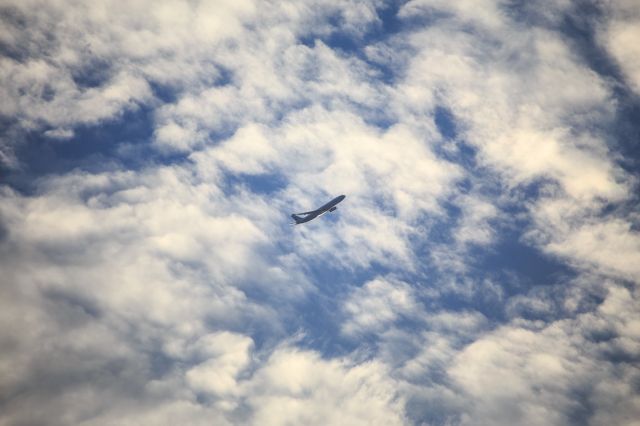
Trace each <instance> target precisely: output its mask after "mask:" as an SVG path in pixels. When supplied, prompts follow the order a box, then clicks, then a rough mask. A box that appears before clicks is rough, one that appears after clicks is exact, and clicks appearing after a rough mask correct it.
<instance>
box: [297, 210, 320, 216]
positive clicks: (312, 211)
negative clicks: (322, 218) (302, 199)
mask: <svg viewBox="0 0 640 426" xmlns="http://www.w3.org/2000/svg"><path fill="white" fill-rule="evenodd" d="M315 212H316V211H315V210H311V211H310V212H303V213H294V214H297V215H301V214H311V213H315Z"/></svg>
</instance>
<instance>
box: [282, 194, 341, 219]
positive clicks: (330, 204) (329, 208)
mask: <svg viewBox="0 0 640 426" xmlns="http://www.w3.org/2000/svg"><path fill="white" fill-rule="evenodd" d="M345 197H346V196H345V195H339V196H337V197H336V198H334V199H333V200H331V201H329V202H328V203H327V204H325V205H324V206H322V207H320V208H318V209H316V210H312V211H310V212H303V213H294V214H292V215H291V217H292V218H293V220H295V223H292V225H300V224H301V223H305V222H309V221H311V220H313V219H315V218H316V217H318V216H322V215H323V214H325V213H327V212H332V211H334V210H335V209H337V208H338V207H336V204H338V203H339V202H340V201H342V200H344V199H345ZM299 215H303V216H304V217H300V216H299Z"/></svg>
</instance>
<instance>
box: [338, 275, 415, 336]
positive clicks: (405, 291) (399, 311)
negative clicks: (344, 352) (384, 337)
mask: <svg viewBox="0 0 640 426" xmlns="http://www.w3.org/2000/svg"><path fill="white" fill-rule="evenodd" d="M419 309H420V308H419V305H418V304H417V303H416V301H415V299H414V295H413V290H412V289H411V287H410V286H409V285H408V284H406V283H403V282H400V281H395V280H388V279H383V278H377V279H375V280H373V281H369V282H367V283H366V284H365V285H364V286H362V287H360V288H357V289H355V290H354V291H353V292H352V293H351V294H350V295H349V296H348V298H347V300H346V301H345V302H344V304H343V311H344V313H345V314H346V315H347V320H346V322H344V323H343V324H342V332H343V333H345V334H347V335H357V334H360V333H380V332H384V331H385V329H386V328H387V327H389V326H391V325H392V324H393V322H394V321H396V320H397V319H399V318H400V317H402V316H414V315H416V314H418V313H419Z"/></svg>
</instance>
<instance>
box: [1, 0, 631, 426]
mask: <svg viewBox="0 0 640 426" xmlns="http://www.w3.org/2000/svg"><path fill="white" fill-rule="evenodd" d="M14 3H15V4H12V5H10V6H7V8H5V9H4V10H5V11H6V12H5V13H4V15H3V16H4V18H3V24H5V23H7V24H8V25H7V26H5V25H1V26H0V28H1V29H0V40H1V43H2V44H3V46H6V49H7V52H8V53H9V54H8V55H6V56H5V57H4V58H2V59H0V77H1V80H2V85H1V87H0V97H2V99H3V102H2V103H1V105H0V114H2V115H3V117H8V118H10V119H11V128H10V129H9V130H8V131H7V132H6V133H3V135H2V136H1V137H2V142H1V143H2V147H0V150H1V152H0V158H2V161H3V163H5V164H11V165H13V166H15V167H17V168H19V166H20V165H19V164H18V163H16V162H15V158H12V155H13V153H14V152H15V151H16V150H15V149H14V148H16V147H17V146H18V145H19V144H20V143H22V139H21V138H22V136H24V133H21V132H32V134H36V133H38V132H44V133H43V134H44V136H46V137H47V138H50V139H68V138H73V137H74V128H75V127H76V126H79V125H97V124H99V123H100V122H102V121H104V120H109V119H114V118H118V117H121V116H122V114H123V113H125V112H126V111H131V110H135V109H136V108H139V107H141V106H144V108H146V109H149V110H150V111H151V116H152V117H153V122H152V124H151V125H152V126H153V128H152V129H150V130H152V131H153V138H152V140H151V141H148V142H150V144H149V145H148V146H146V145H145V147H146V148H149V149H151V150H153V149H157V150H158V151H159V152H160V153H161V154H166V153H171V154H180V155H183V156H184V158H185V160H184V161H183V162H178V163H177V164H175V165H173V166H168V165H159V164H155V163H154V159H153V158H152V159H149V161H148V162H146V163H145V164H146V166H145V168H143V169H141V170H136V171H133V170H129V171H124V170H121V169H118V167H124V166H118V165H115V166H113V168H111V169H110V170H111V171H108V172H83V171H81V170H79V169H76V170H73V171H70V172H61V174H60V175H49V176H43V177H41V178H40V179H39V180H38V181H37V182H33V185H34V192H33V194H31V195H22V194H19V193H16V192H14V191H12V190H10V189H9V188H8V187H7V186H3V187H2V188H1V189H0V191H1V192H0V198H1V201H2V202H1V203H0V225H1V227H0V254H1V256H0V269H2V271H3V275H2V278H0V296H1V297H0V305H2V306H1V307H2V309H0V317H1V319H2V321H0V323H2V324H4V326H3V327H2V329H1V330H0V343H1V345H0V346H2V347H3V348H5V349H4V350H3V352H2V354H1V355H0V378H1V379H0V381H1V383H0V386H1V387H2V388H3V389H7V394H8V395H9V397H8V399H7V401H6V402H5V403H4V405H3V413H5V416H6V418H7V419H8V420H7V421H8V422H10V423H31V424H37V423H48V424H75V423H82V422H85V423H90V424H114V423H117V424H168V423H170V424H175V423H184V424H211V422H214V423H216V424H225V423H228V424H237V423H250V424H251V423H253V424H287V423H295V424H302V423H304V424H359V423H363V424H398V423H410V422H415V423H420V422H422V423H427V424H429V423H435V424H438V423H445V424H446V423H462V424H474V423H479V422H480V423H487V424H566V423H571V422H574V423H590V424H595V425H597V424H624V423H625V422H626V423H631V422H632V421H633V420H632V419H635V418H637V417H638V402H637V401H638V398H637V395H636V393H637V392H635V391H636V390H637V389H635V387H634V383H636V382H637V369H635V368H634V365H633V361H634V360H635V359H636V358H633V357H634V356H636V355H635V354H637V352H638V347H639V346H638V335H639V332H638V319H637V313H636V312H635V311H636V310H637V309H634V308H635V306H636V305H637V299H638V295H637V291H636V290H635V287H633V285H634V284H632V283H634V282H635V281H637V278H638V274H640V271H638V267H637V266H636V265H637V264H638V260H639V259H638V254H639V253H640V245H639V243H638V235H637V232H636V230H635V227H634V225H633V224H634V223H635V222H634V220H636V219H637V218H635V219H634V216H632V215H628V214H625V213H624V212H621V211H616V213H615V214H605V213H603V211H604V210H603V209H602V208H603V207H604V206H606V205H607V204H615V203H618V202H621V201H627V200H629V199H630V198H631V196H632V194H631V188H633V185H634V181H633V179H632V178H631V177H630V176H629V175H628V173H625V172H624V171H623V170H622V169H621V168H620V167H618V166H617V164H616V161H615V158H616V153H615V152H613V149H614V148H612V147H608V146H607V145H606V143H605V141H606V139H607V138H606V137H605V136H606V135H604V134H603V133H601V132H603V131H602V130H597V129H603V128H606V126H607V125H608V124H609V123H610V120H611V118H612V117H613V116H614V114H615V108H616V105H615V102H616V101H615V98H614V94H613V91H612V90H611V88H610V87H609V84H610V83H609V81H608V80H607V79H606V78H604V77H602V76H599V75H597V74H596V73H595V72H594V71H592V70H590V69H589V68H588V67H587V66H586V65H585V64H584V63H582V61H581V59H580V58H579V57H578V56H577V55H575V54H574V53H573V52H572V49H571V45H570V43H569V42H568V41H567V36H566V35H560V34H559V33H556V32H554V31H553V30H551V29H549V28H546V29H543V28H539V27H535V26H534V25H532V24H531V22H529V21H527V20H526V19H520V20H514V19H512V15H511V12H510V9H509V8H510V7H514V6H513V5H509V4H507V3H505V2H501V1H489V0H487V1H482V2H481V4H480V5H478V3H477V2H473V4H471V2H468V1H464V2H457V3H451V2H449V3H447V2H443V1H439V0H434V1H411V2H408V3H406V4H404V5H403V6H402V7H401V8H400V12H399V16H398V17H397V18H398V19H399V20H400V23H401V25H400V26H399V27H397V28H396V29H397V31H396V32H395V33H393V34H386V35H384V36H383V37H380V38H376V37H373V38H372V39H374V40H369V39H368V37H367V34H368V32H369V31H372V30H376V29H379V28H381V26H382V22H381V19H380V18H379V17H378V16H377V13H376V8H380V7H382V6H384V5H383V3H381V2H368V3H362V2H356V1H353V2H342V1H310V2H299V1H290V2H288V1H285V2H248V1H241V2H238V1H233V2H230V1H223V2H182V1H168V0H166V1H161V2H153V3H151V2H132V3H126V4H124V3H122V4H121V2H114V1H102V2H94V3H92V4H91V6H87V5H83V4H80V3H78V2H72V1H56V2H42V1H35V0H30V1H26V2H14ZM538 3H539V2H538ZM543 6H544V7H543ZM547 6H548V7H547ZM569 6H570V5H568V4H567V3H566V2H560V3H558V4H556V5H552V6H549V5H540V4H538V5H537V6H531V5H528V6H526V7H524V9H523V10H529V11H530V10H531V9H532V8H535V7H537V8H539V9H541V10H539V11H538V12H537V13H538V15H536V16H540V17H542V18H540V19H542V20H543V21H544V22H545V23H549V22H550V21H554V22H556V24H557V22H559V21H560V20H559V18H558V17H557V16H554V15H556V14H557V15H559V14H560V12H557V13H555V12H552V10H553V11H561V12H562V13H569V12H570V11H571V9H570V7H569ZM607 7H608V8H609V9H610V12H611V15H610V16H607V20H605V21H604V22H603V23H602V27H600V28H599V31H600V32H599V40H600V42H601V43H602V44H603V46H605V47H606V48H607V49H608V51H609V52H610V53H611V55H612V56H613V57H614V58H616V60H617V61H618V63H619V64H620V67H621V69H622V70H623V73H624V75H625V76H626V78H627V79H628V80H629V82H630V84H631V86H632V87H634V88H635V86H634V84H636V80H637V78H636V74H637V72H636V71H637V70H636V68H637V67H636V64H634V52H635V51H634V46H632V45H631V42H630V41H629V40H631V39H633V36H634V34H635V33H634V31H633V29H632V27H633V25H632V24H633V22H635V21H634V19H636V15H635V14H634V13H635V12H633V13H630V12H629V11H634V10H635V8H634V6H633V5H631V3H623V2H619V3H616V4H615V5H614V4H611V5H607ZM421 18H425V22H426V23H425V25H424V26H419V25H418V24H417V23H419V22H422V21H421ZM404 24H408V25H404ZM332 35H333V36H337V37H338V39H339V37H340V36H348V37H351V39H352V41H354V43H356V45H357V44H358V43H360V44H362V46H361V47H362V50H361V52H362V53H363V55H362V56H360V55H354V54H351V53H350V49H351V48H352V47H353V46H349V47H346V48H345V49H342V50H341V49H338V48H332V45H333V43H332V42H331V40H332V38H331V36H332ZM301 40H304V43H302V42H301ZM369 42H371V43H372V44H370V45H368V46H365V44H367V43H369ZM3 48H4V47H3ZM357 48H359V47H357ZM365 58H366V60H365ZM372 63H373V64H372ZM378 66H379V67H378ZM634 67H635V68H634ZM382 69H384V70H385V73H388V74H390V76H384V77H385V78H384V82H382V79H381V78H382V77H383V76H382V71H381V70H382ZM387 77H388V78H387ZM166 99H170V100H169V101H167V100H166ZM438 107H442V108H445V109H447V110H448V111H450V112H451V115H452V117H453V120H454V121H455V127H456V135H455V137H453V138H452V140H450V141H449V140H448V141H447V142H446V143H447V144H448V146H455V147H456V148H455V149H453V150H449V151H447V147H443V139H445V138H444V137H443V135H441V134H440V131H439V130H438V128H437V126H436V124H435V122H434V115H435V111H436V109H437V108H438ZM21 135H22V136H21ZM82 142H83V143H88V144H90V143H92V141H91V139H90V138H87V140H85V141H82ZM42 143H60V142H58V141H52V140H46V139H45V140H44V141H43V142H42ZM72 143H73V141H72ZM465 145H468V146H470V147H471V149H472V150H473V151H474V154H473V155H471V156H472V157H473V159H472V161H471V162H472V163H473V164H472V165H469V164H467V163H465V162H464V161H461V162H458V161H457V160H456V159H453V157H455V155H453V154H452V153H454V154H455V153H458V154H460V153H461V152H462V151H463V149H462V148H463V146H465ZM17 151H19V150H17ZM443 151H447V152H443ZM466 167H470V169H471V170H468V169H467V170H465V168H466ZM246 176H251V181H254V182H255V181H257V182H259V183H260V184H264V185H265V186H268V187H274V188H275V189H273V190H269V194H268V195H264V194H262V195H260V194H257V193H255V192H254V189H255V188H253V187H252V185H251V184H250V182H251V181H249V180H247V181H245V180H243V178H244V177H246ZM486 176H489V177H486ZM485 177H486V180H483V179H485ZM230 178H233V179H230ZM234 179H235V180H234ZM269 179H273V180H274V181H273V182H272V181H270V180H269ZM230 182H231V183H230ZM236 182H239V184H236ZM232 185H233V186H232ZM485 185H486V186H485ZM488 187H489V189H487V188H488ZM531 187H535V190H532V191H529V190H530V189H531ZM529 192H531V193H532V194H530V193H529ZM340 193H344V194H347V199H346V200H345V202H344V204H342V205H340V206H339V216H338V217H337V218H335V219H334V218H333V217H331V216H327V217H324V218H322V220H318V221H314V222H312V223H310V224H308V226H304V227H296V228H293V229H288V228H286V227H285V226H284V223H285V222H286V221H287V219H288V218H287V217H286V215H287V214H288V213H289V212H290V211H291V210H294V209H303V210H306V209H309V208H315V207H317V203H318V202H319V200H323V199H324V198H325V197H326V198H327V200H328V199H329V198H330V197H331V196H333V195H338V194H340ZM514 204H516V207H517V210H518V215H519V216H518V219H521V220H522V221H521V222H519V223H529V225H528V228H527V229H526V237H527V238H525V239H524V240H523V241H522V242H521V243H523V244H529V245H530V246H532V247H533V248H534V249H540V250H542V251H544V252H545V253H546V254H547V255H551V256H554V257H555V258H556V260H557V259H559V261H561V262H565V263H568V264H569V265H570V266H573V267H574V268H575V273H576V274H577V275H578V277H577V278H575V279H572V280H564V279H563V278H559V279H558V280H559V282H553V283H540V284H553V287H552V288H550V289H549V290H548V291H547V290H544V291H543V290H539V291H536V290H535V289H534V290H531V291H528V289H527V291H525V290H523V289H522V288H515V287H517V286H516V285H515V284H514V283H512V282H504V281H505V280H506V279H505V280H503V278H502V276H501V275H500V274H497V275H498V276H497V277H496V276H495V275H492V276H490V277H487V276H484V275H483V273H485V272H487V271H480V270H474V269H471V268H468V265H469V264H471V263H473V260H474V259H468V258H467V256H470V255H471V254H470V253H471V250H467V249H468V248H469V246H470V245H474V246H476V248H478V247H480V248H486V249H487V250H491V249H492V247H491V246H492V244H493V243H494V242H495V241H497V240H498V239H499V238H500V235H499V232H500V229H501V228H500V225H504V224H505V223H507V224H509V225H513V220H514V219H513V218H512V217H510V216H511V212H510V211H509V208H510V207H513V205H514ZM449 206H454V207H457V208H459V209H460V210H461V216H460V220H459V221H456V220H451V221H449V219H450V218H449V217H448V216H447V214H448V213H447V212H448V210H447V207H449ZM438 221H440V222H445V223H446V224H445V225H442V226H441V228H438V229H434V223H436V222H438ZM449 222H451V223H449ZM438 232H443V233H444V234H445V237H443V238H442V240H446V238H448V237H451V244H449V242H445V243H442V241H435V242H434V241H432V240H431V239H430V238H431V237H432V236H436V237H437V236H438V235H435V234H437V233H438ZM425 260H430V261H431V263H429V264H435V266H436V267H437V268H438V271H430V270H428V269H427V267H426V266H425ZM314 268H315V269H314ZM331 268H332V269H335V270H338V271H340V274H342V273H344V274H345V275H344V276H347V277H348V279H344V278H342V275H341V277H340V279H338V280H337V282H336V283H335V285H336V286H338V285H341V283H343V282H345V280H347V281H349V282H354V281H355V282H354V283H355V284H358V285H361V287H359V288H357V289H354V290H353V291H352V292H351V293H350V294H349V295H348V296H347V299H346V300H344V301H343V303H342V305H340V303H339V302H337V305H336V307H335V311H334V313H335V312H339V313H342V314H343V315H344V317H345V321H344V322H343V323H341V324H338V327H337V329H339V330H340V331H342V335H340V336H329V337H327V339H330V340H332V342H331V343H335V344H336V345H337V346H340V345H341V344H342V343H344V340H345V338H346V340H348V341H349V343H350V344H352V345H357V344H358V342H361V340H359V339H363V338H366V337H367V335H371V334H375V337H376V345H375V347H373V348H369V347H367V348H366V350H355V351H354V352H352V353H347V354H342V355H341V356H337V355H335V354H334V353H332V352H331V351H327V353H320V352H317V351H315V350H312V349H302V348H301V347H302V346H303V343H301V342H298V341H296V342H289V341H287V339H288V338H289V336H290V335H291V334H293V333H296V332H298V331H302V332H307V331H308V330H300V328H301V327H304V325H303V324H304V322H303V321H300V320H299V318H300V317H301V312H300V309H304V308H303V307H306V303H309V300H310V299H309V298H310V295H313V294H318V293H321V294H322V295H325V289H324V288H323V287H321V286H323V285H324V282H323V281H324V280H326V279H333V277H330V278H326V277H324V276H322V274H315V273H314V272H313V271H314V270H318V269H321V270H323V271H324V270H329V269H331ZM371 272H375V275H370V273H371ZM382 272H384V274H383V273H382ZM432 272H433V273H432ZM435 272H437V273H435ZM489 272H492V271H489ZM365 276H366V277H370V276H386V277H393V276H399V277H402V280H399V279H391V278H384V279H383V278H377V279H373V280H370V279H367V278H362V277H365ZM605 276H607V277H613V279H621V278H622V279H626V280H628V281H630V282H631V283H628V285H627V287H626V288H625V287H622V286H620V285H618V284H616V283H615V282H612V281H608V280H607V279H605V278H603V277H605ZM318 277H320V278H318ZM353 277H356V278H353ZM517 278H518V277H514V278H513V281H514V282H515V283H516V284H518V280H517ZM509 279H511V278H509ZM358 280H362V281H364V282H358ZM510 286H511V287H510ZM561 287H562V291H561V290H558V289H559V288H561ZM514 291H515V292H519V291H520V292H521V293H522V294H516V295H512V294H511V293H510V292H514ZM443 295H446V296H448V297H450V299H453V301H452V300H444V296H443ZM483 298H484V299H483ZM487 298H488V299H491V300H492V301H495V302H496V306H493V305H490V306H489V308H487V306H484V308H486V309H487V310H488V311H489V310H492V309H494V308H495V309H496V310H498V311H499V310H500V308H501V307H504V310H505V312H504V313H505V315H506V318H505V319H504V323H502V324H498V322H500V321H501V319H500V314H501V312H487V315H486V316H485V315H483V314H481V313H479V312H478V311H474V306H473V303H475V301H476V300H485V299H487ZM601 299H602V300H601ZM503 302H504V306H502V304H503ZM456 303H460V304H463V305H464V306H463V307H464V309H462V308H461V307H460V306H451V305H456ZM491 315H495V317H496V318H497V319H495V318H493V317H491ZM529 316H533V317H534V318H533V319H531V318H529ZM563 316H566V317H563ZM539 318H543V319H539ZM402 319H410V320H411V321H407V322H411V323H412V324H413V328H412V327H406V325H405V324H403V321H401V320H402ZM305 320H306V318H305ZM312 320H314V319H313V318H312V319H309V321H312ZM320 320H321V319H320ZM16 324H19V325H20V327H16ZM316 337H317V336H311V338H310V339H309V340H311V341H313V339H314V338H316ZM305 344H306V343H305ZM358 349H362V348H358ZM346 350H347V349H344V347H342V346H340V348H339V350H338V352H339V351H346ZM363 354H364V355H363ZM363 356H366V357H368V360H367V361H362V360H361V357H363ZM356 359H357V360H358V361H356ZM630 360H631V361H630ZM405 403H406V404H405Z"/></svg>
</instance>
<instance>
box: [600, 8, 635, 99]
mask: <svg viewBox="0 0 640 426" xmlns="http://www.w3.org/2000/svg"><path fill="white" fill-rule="evenodd" d="M604 16H605V19H604V20H603V22H602V23H601V25H600V28H598V30H599V31H598V33H597V34H598V37H599V40H600V43H601V44H602V45H603V46H604V47H605V48H606V49H607V51H608V53H609V54H610V55H611V56H612V57H613V58H614V60H615V61H616V62H617V63H618V65H619V66H620V68H621V69H622V73H623V75H624V77H626V79H627V82H628V84H629V86H630V87H631V89H632V90H633V91H634V92H635V93H636V94H640V48H639V47H638V42H637V41H638V39H640V30H639V29H638V25H639V24H640V7H639V6H638V4H637V3H636V2H634V1H629V0H622V1H615V2H608V3H606V4H604Z"/></svg>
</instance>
